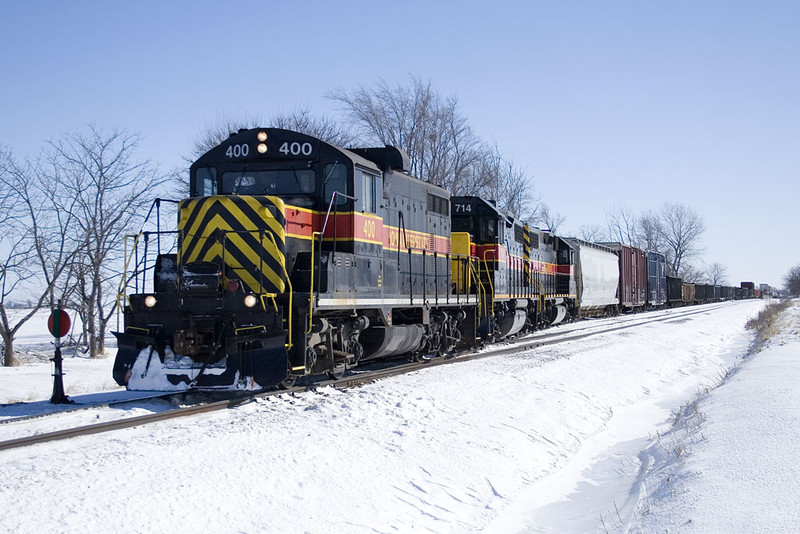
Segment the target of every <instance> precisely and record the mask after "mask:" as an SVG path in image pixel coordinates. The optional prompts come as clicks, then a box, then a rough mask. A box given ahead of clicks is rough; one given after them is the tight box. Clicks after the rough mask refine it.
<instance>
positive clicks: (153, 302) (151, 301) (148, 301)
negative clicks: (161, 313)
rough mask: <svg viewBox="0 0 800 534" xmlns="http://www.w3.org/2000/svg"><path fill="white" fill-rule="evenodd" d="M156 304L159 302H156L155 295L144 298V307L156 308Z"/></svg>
mask: <svg viewBox="0 0 800 534" xmlns="http://www.w3.org/2000/svg"><path fill="white" fill-rule="evenodd" d="M156 302H158V301H157V300H156V298H155V297H154V296H153V295H147V296H146V297H145V298H144V305H145V306H147V307H148V308H152V307H153V306H155V305H156Z"/></svg>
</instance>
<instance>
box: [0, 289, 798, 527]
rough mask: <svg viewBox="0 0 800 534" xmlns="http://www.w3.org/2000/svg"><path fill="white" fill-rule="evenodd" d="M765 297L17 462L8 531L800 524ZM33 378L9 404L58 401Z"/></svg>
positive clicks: (2, 431) (791, 335) (14, 457)
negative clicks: (762, 344)
mask: <svg viewBox="0 0 800 534" xmlns="http://www.w3.org/2000/svg"><path fill="white" fill-rule="evenodd" d="M762 306H763V303H762V302H761V301H747V302H737V303H729V304H725V305H722V306H719V307H712V306H709V307H707V308H705V311H704V309H703V308H698V311H701V313H699V314H697V315H692V316H688V317H683V318H676V319H673V320H672V321H668V322H664V323H651V324H647V325H643V326H638V327H635V328H631V329H627V330H621V331H618V332H613V333H609V334H604V335H601V336H595V337H591V338H588V339H584V340H579V341H573V342H568V343H564V344H559V345H553V346H550V347H548V348H546V349H541V348H540V349H537V350H534V351H530V352H524V353H519V354H516V355H513V356H496V357H489V358H484V359H481V360H474V361H465V362H456V363H454V364H452V365H445V366H438V367H431V368H429V369H425V370H423V371H421V372H417V373H413V374H409V375H405V376H401V377H395V378H392V379H388V380H382V381H380V382H376V383H373V384H369V385H367V386H363V387H361V388H357V389H352V390H345V391H339V390H335V389H332V388H321V389H318V390H317V391H316V392H309V393H304V394H299V395H295V396H292V395H288V394H286V395H280V396H277V397H270V398H269V399H266V400H261V401H258V402H253V403H250V404H247V405H243V406H240V407H238V408H236V409H231V410H227V411H225V412H216V413H213V414H206V415H202V416H197V417H192V418H186V419H181V420H177V421H165V422H162V423H157V424H154V425H148V426H145V427H138V428H134V429H129V430H123V431H117V432H112V433H107V434H99V435H95V436H90V437H85V438H74V439H71V440H65V441H59V442H51V443H48V444H43V445H39V446H35V447H29V448H24V449H13V450H9V451H3V452H0V465H2V468H1V471H2V478H0V499H2V502H5V503H8V504H7V506H6V510H12V512H11V513H5V514H2V515H0V530H2V531H7V532H38V531H41V530H42V529H49V530H57V531H60V532H87V531H105V530H110V529H114V530H115V531H119V532H152V531H174V532H188V531H196V530H201V529H202V530H204V531H220V532H386V533H389V532H418V531H421V532H487V533H500V532H503V533H506V532H603V531H608V532H612V531H613V532H663V531H669V532H674V531H689V532H721V531H723V530H726V531H731V530H733V531H772V532H780V531H787V532H788V531H797V530H798V528H799V527H800V517H798V513H797V511H796V506H795V505H794V503H793V502H790V500H791V499H792V497H793V496H796V495H797V494H798V489H800V488H798V469H797V467H795V466H794V463H793V462H794V455H795V454H794V453H795V447H794V445H795V444H796V443H797V439H796V438H797V436H798V428H800V422H798V417H797V413H798V408H800V405H799V404H798V394H797V392H796V389H794V383H795V382H796V381H797V380H796V378H797V371H798V367H797V366H798V359H797V358H798V356H797V355H798V354H799V352H798V348H800V329H799V328H798V325H800V321H798V313H800V312H799V311H798V306H795V307H794V308H791V309H790V312H787V319H786V320H787V321H793V323H789V322H787V325H786V328H785V331H784V334H782V335H781V336H780V337H778V338H775V339H774V340H773V342H772V344H771V345H770V346H769V347H768V348H767V349H765V350H764V351H763V352H761V353H758V354H756V355H755V356H752V357H750V358H748V359H746V360H742V357H743V356H744V355H745V354H746V353H747V350H748V347H749V345H750V342H751V338H752V336H751V334H750V333H748V332H746V331H745V330H744V328H743V325H744V323H745V322H746V320H747V319H748V318H750V317H752V316H754V315H755V314H756V313H757V312H758V310H760V309H761V307H762ZM670 313H676V312H675V311H672V312H667V314H670ZM792 314H793V315H792ZM596 324H598V323H592V322H582V323H579V325H585V326H593V325H596ZM569 328H581V327H580V326H577V327H576V326H573V325H569ZM78 360H79V359H78V358H74V359H68V360H67V361H65V369H66V370H67V371H68V373H70V374H68V375H67V377H65V386H66V387H67V391H68V393H70V387H71V386H70V385H69V384H72V383H73V382H75V381H77V380H76V379H77V378H78V377H80V382H82V384H83V386H82V387H85V388H87V390H89V389H91V388H93V387H94V388H95V389H94V391H100V390H104V389H108V383H109V381H110V378H102V379H101V376H100V374H101V373H97V372H96V371H89V367H92V366H93V365H94V366H96V367H98V368H101V367H102V368H103V369H104V371H105V372H107V375H106V377H110V374H111V363H113V362H111V360H112V359H111V358H109V359H107V360H98V361H95V362H91V361H81V362H80V363H81V364H83V363H85V364H86V369H84V368H83V367H81V368H80V369H79V368H78V367H77V366H75V367H73V365H75V364H77V363H79V362H78ZM742 362H744V363H742ZM736 364H741V365H740V366H739V367H737V368H736V371H735V372H734V373H732V374H731V376H730V378H728V380H726V381H725V382H724V383H723V385H722V386H721V387H719V388H717V389H712V390H711V392H710V393H709V394H708V395H707V396H703V397H701V398H700V400H698V401H697V402H696V403H695V402H692V400H693V399H694V398H695V396H696V395H697V394H698V393H703V392H705V391H706V390H707V389H708V387H709V386H713V385H716V384H718V383H719V382H720V381H721V380H722V378H723V377H724V376H725V375H726V373H727V372H728V370H729V369H731V368H732V366H734V365H736ZM25 368H28V371H27V374H26V375H24V377H23V376H22V375H19V374H15V372H16V371H17V369H0V402H8V401H9V400H13V399H19V398H22V397H24V398H25V399H26V400H29V401H34V400H39V401H40V402H39V405H40V409H45V408H44V405H45V404H46V403H43V402H41V400H46V399H47V398H49V393H50V388H51V387H52V380H51V379H50V377H49V374H50V372H51V370H50V366H49V365H46V364H32V365H29V366H25V367H23V369H25ZM84 371H85V374H82V373H84ZM37 373H38V379H36V380H41V381H43V382H45V383H47V382H48V379H49V380H50V382H49V384H48V385H47V387H46V388H44V394H42V388H41V387H40V386H33V384H32V382H34V381H36V380H35V376H34V375H36V374H37ZM20 379H22V380H25V381H26V382H27V384H14V385H13V388H12V382H14V381H16V380H20ZM70 379H71V380H70ZM111 382H112V383H113V381H111ZM26 387H28V388H29V390H28V391H27V392H25V388H26ZM112 388H113V386H112ZM8 391H12V393H7V392H8ZM112 393H113V391H112ZM70 394H71V393H70ZM687 403H688V407H687V408H686V409H684V410H683V412H682V413H683V414H684V415H682V416H680V417H676V416H675V414H676V413H678V412H679V411H680V410H679V408H680V407H681V406H683V405H687ZM31 404H36V403H33V402H28V403H26V404H25V405H24V406H28V407H30V405H31ZM14 406H16V409H19V405H12V406H0V418H2V417H3V416H8V414H7V411H8V410H10V409H12V408H14ZM59 417H61V416H59ZM44 420H45V421H47V419H44ZM676 421H677V424H676V426H674V427H673V423H675V422H676ZM15 424H17V423H8V424H5V425H0V440H2V439H8V437H7V436H8V435H9V434H10V432H11V430H9V428H10V427H13V426H14V425H15ZM793 438H795V439H793ZM674 451H680V454H676V453H675V452H674ZM743 482H744V483H743ZM782 529H783V530H782Z"/></svg>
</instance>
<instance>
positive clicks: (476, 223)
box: [452, 217, 497, 244]
mask: <svg viewBox="0 0 800 534" xmlns="http://www.w3.org/2000/svg"><path fill="white" fill-rule="evenodd" d="M496 230H497V221H496V220H495V219H492V218H490V217H453V219H452V231H453V232H469V233H470V234H471V235H472V239H473V240H474V241H475V242H476V243H478V244H486V243H496V242H497V239H496V238H497V231H496Z"/></svg>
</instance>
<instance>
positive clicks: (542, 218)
mask: <svg viewBox="0 0 800 534" xmlns="http://www.w3.org/2000/svg"><path fill="white" fill-rule="evenodd" d="M535 220H536V221H537V222H538V223H541V225H542V226H543V227H544V228H547V229H549V230H550V232H551V233H553V234H557V233H558V229H559V227H560V226H561V225H562V224H564V221H565V220H566V217H564V216H563V215H561V214H560V213H556V212H554V211H551V210H550V206H548V205H547V204H540V205H539V211H538V213H537V215H536V218H535Z"/></svg>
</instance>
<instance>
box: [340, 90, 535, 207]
mask: <svg viewBox="0 0 800 534" xmlns="http://www.w3.org/2000/svg"><path fill="white" fill-rule="evenodd" d="M328 97H329V98H331V99H332V100H334V101H337V102H339V103H340V104H341V105H342V110H343V112H344V114H345V116H346V117H347V118H348V119H349V120H350V122H352V123H353V124H355V125H356V128H357V131H358V133H359V134H360V141H361V142H363V143H380V144H384V145H392V146H396V147H398V148H401V149H403V150H405V151H406V152H407V153H408V156H409V159H410V165H411V169H410V172H411V173H412V174H414V175H416V176H418V177H419V178H420V179H422V180H426V181H429V182H431V183H433V184H436V185H439V186H441V187H443V188H445V189H447V190H448V191H450V192H451V193H452V194H453V195H464V194H469V195H481V196H484V197H486V198H491V199H494V200H496V201H497V203H498V205H499V206H500V207H501V208H504V209H508V210H510V211H513V212H514V213H515V214H517V215H520V216H521V217H523V218H529V217H530V215H531V214H532V213H533V212H534V210H533V209H532V206H533V204H534V203H535V201H536V199H535V197H534V196H533V194H532V185H531V179H530V177H529V176H528V174H527V172H526V171H525V170H524V169H521V168H520V167H519V166H518V165H516V164H515V163H513V162H510V161H508V160H506V159H505V158H503V157H502V156H501V155H500V152H499V150H498V149H497V147H496V146H491V145H487V144H486V143H484V142H482V141H481V140H480V139H479V138H478V136H477V135H475V133H474V131H473V130H472V127H471V126H470V124H469V121H468V120H467V119H466V117H464V115H463V114H462V113H461V111H460V107H459V103H458V98H457V97H455V96H450V97H444V96H442V95H440V94H439V93H437V92H436V91H434V90H433V89H432V87H431V82H430V81H426V80H422V79H420V78H417V77H414V76H412V77H411V81H410V84H409V85H398V86H397V87H390V86H389V85H388V84H387V83H386V82H385V81H383V80H380V81H379V83H378V84H377V86H376V87H374V88H372V87H364V86H361V87H359V88H357V89H355V90H351V91H347V90H343V89H339V90H336V91H333V92H330V93H329V94H328Z"/></svg>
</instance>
